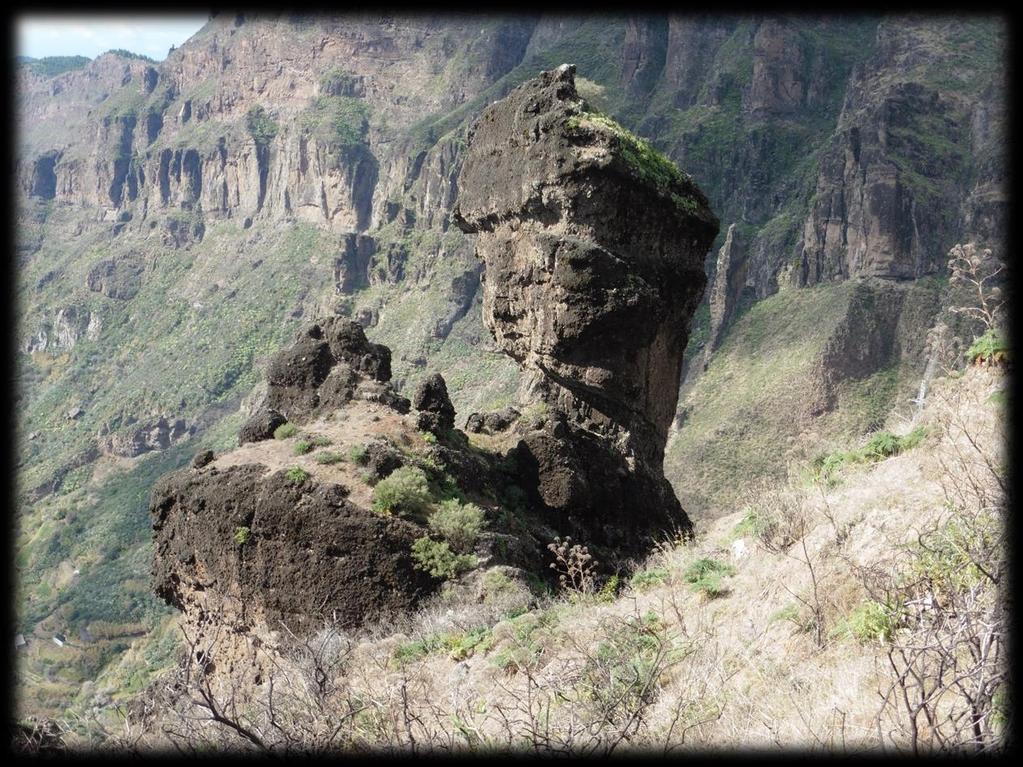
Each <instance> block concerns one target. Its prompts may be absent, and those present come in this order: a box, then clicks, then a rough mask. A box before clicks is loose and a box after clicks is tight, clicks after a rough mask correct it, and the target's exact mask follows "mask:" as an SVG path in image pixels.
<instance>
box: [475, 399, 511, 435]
mask: <svg viewBox="0 0 1023 767" xmlns="http://www.w3.org/2000/svg"><path fill="white" fill-rule="evenodd" d="M520 415H521V413H519V411H518V410H516V409H515V408H513V407H511V406H510V405H509V406H508V407H504V408H501V409H500V410H495V411H494V412H492V413H473V414H472V415H470V416H469V417H468V418H467V419H466V421H465V430H466V431H471V432H473V433H474V434H494V433H496V432H502V431H507V430H508V428H509V427H511V425H512V424H513V423H515V421H516V420H518V418H519V416H520Z"/></svg>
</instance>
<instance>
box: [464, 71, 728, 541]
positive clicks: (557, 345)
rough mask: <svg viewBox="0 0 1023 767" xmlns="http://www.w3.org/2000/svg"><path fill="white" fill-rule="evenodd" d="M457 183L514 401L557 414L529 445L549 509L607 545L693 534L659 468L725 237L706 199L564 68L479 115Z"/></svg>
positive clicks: (523, 449)
mask: <svg viewBox="0 0 1023 767" xmlns="http://www.w3.org/2000/svg"><path fill="white" fill-rule="evenodd" d="M458 188H459V199H458V202H457V204H456V207H455V211H454V220H455V222H456V224H457V225H458V226H459V227H460V228H461V229H462V230H463V231H465V232H470V233H475V234H476V235H477V237H476V255H477V257H478V258H479V259H480V260H481V261H483V263H484V267H485V269H484V275H483V318H484V322H485V324H486V326H487V328H488V329H489V330H490V331H491V333H492V334H493V336H494V338H495V339H496V341H497V343H498V346H500V347H501V348H502V349H503V350H504V351H505V352H506V353H507V354H509V355H510V356H511V357H512V358H514V359H515V360H516V361H517V362H519V364H520V365H521V366H522V368H523V373H524V376H523V380H524V386H523V390H522V391H520V398H522V399H524V400H527V399H535V398H539V399H541V400H543V401H544V402H545V403H546V404H547V405H548V407H549V408H550V409H551V410H552V411H556V412H559V413H561V414H562V415H563V416H564V422H563V423H564V424H565V425H564V426H562V427H560V431H561V433H560V434H559V433H558V431H559V429H555V428H554V426H553V425H552V426H551V428H547V427H544V428H543V429H537V430H534V431H533V432H530V433H528V434H527V435H526V436H525V437H524V438H523V442H522V443H521V444H520V449H519V454H520V455H519V459H520V461H521V462H522V463H523V465H525V466H527V467H529V466H532V467H533V471H534V472H535V476H534V482H535V489H536V491H537V493H538V494H539V496H540V499H541V500H542V501H543V502H544V503H545V504H547V505H548V506H550V507H552V508H555V509H559V510H561V511H562V512H564V513H565V514H568V515H570V516H571V517H573V518H574V519H577V520H578V523H579V525H580V529H581V530H582V531H583V534H588V535H591V536H593V537H594V538H600V539H603V540H605V541H607V542H611V540H612V539H615V538H618V537H619V533H622V535H623V536H624V537H634V536H635V535H647V534H648V533H649V528H650V526H651V525H657V526H675V527H686V526H687V525H688V520H687V519H686V517H685V514H684V513H683V512H682V510H681V507H680V506H679V503H678V500H677V499H676V498H675V496H674V493H673V492H672V490H671V487H670V486H669V485H668V483H667V481H666V480H665V479H664V476H663V468H662V464H663V456H664V445H665V442H666V440H667V436H668V428H669V427H670V425H671V422H672V418H673V416H674V413H675V407H676V404H677V401H678V389H679V378H680V374H681V369H682V355H683V352H684V350H685V347H686V343H687V341H688V338H689V325H690V320H691V318H692V315H693V313H694V311H695V310H696V307H697V305H698V304H699V301H700V299H701V297H702V295H703V291H704V287H705V285H706V275H705V273H704V268H703V264H704V258H705V256H706V253H707V251H708V249H709V248H710V245H711V243H712V241H713V239H714V237H715V235H716V234H717V231H718V221H717V219H716V218H715V216H714V214H713V213H712V212H711V211H710V208H709V207H708V204H707V200H706V198H705V197H704V195H703V193H702V192H701V191H700V190H699V189H698V188H697V187H696V185H695V184H694V183H693V181H692V179H690V178H689V177H688V176H687V175H686V174H684V173H683V172H682V171H680V170H679V169H678V168H676V167H675V166H674V165H673V164H672V163H671V161H670V160H668V159H667V158H665V157H664V156H663V155H660V154H659V153H658V152H656V151H655V150H654V149H653V148H652V147H651V146H650V145H649V144H648V143H647V142H645V141H643V140H641V139H638V138H636V137H635V136H633V135H632V134H630V133H629V132H628V131H627V130H625V129H624V128H622V127H621V126H620V125H618V124H617V123H615V122H614V121H613V120H611V119H609V118H607V117H606V116H604V115H601V114H599V113H597V112H594V111H592V110H591V109H590V108H589V107H588V106H587V104H586V103H585V101H583V100H582V99H581V98H580V97H579V95H578V94H577V92H576V88H575V68H574V67H572V66H568V65H565V66H562V67H559V68H558V69H556V70H554V71H550V72H544V73H541V75H540V76H539V77H537V78H536V79H534V80H530V81H528V82H526V83H524V84H523V85H521V86H519V87H518V88H516V89H515V90H513V91H511V93H509V94H508V95H507V96H506V97H505V98H504V99H502V100H500V101H498V102H495V103H494V104H492V105H491V106H490V107H488V108H487V109H486V110H485V111H484V112H483V114H482V115H481V116H480V118H479V119H478V120H477V121H476V123H475V124H474V125H473V127H472V128H471V130H470V131H469V136H468V149H467V152H466V156H465V160H464V162H463V164H462V168H461V171H460V175H459V179H458ZM552 423H555V422H552ZM598 437H599V438H598ZM605 523H611V524H605Z"/></svg>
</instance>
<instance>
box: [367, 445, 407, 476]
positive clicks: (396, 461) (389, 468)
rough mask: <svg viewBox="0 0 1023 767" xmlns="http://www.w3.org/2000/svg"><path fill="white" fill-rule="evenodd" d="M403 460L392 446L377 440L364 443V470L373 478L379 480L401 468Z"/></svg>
mask: <svg viewBox="0 0 1023 767" xmlns="http://www.w3.org/2000/svg"><path fill="white" fill-rule="evenodd" d="M404 464H405V460H404V459H403V458H402V457H401V453H400V452H398V451H397V450H396V449H395V448H394V447H393V446H391V445H390V444H388V443H387V442H384V441H382V440H378V441H375V442H370V443H369V444H368V445H366V458H365V465H366V471H367V472H369V474H370V476H372V477H373V479H374V480H381V479H384V478H385V477H387V476H390V474H391V472H393V471H394V470H395V469H399V468H401V467H402V466H403V465H404Z"/></svg>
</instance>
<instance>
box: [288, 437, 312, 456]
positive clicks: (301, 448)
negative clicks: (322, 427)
mask: <svg viewBox="0 0 1023 767" xmlns="http://www.w3.org/2000/svg"><path fill="white" fill-rule="evenodd" d="M312 451H313V443H312V442H310V441H309V440H307V439H301V440H299V441H298V442H296V443H295V447H294V448H293V451H292V452H294V454H295V455H305V454H306V453H311V452H312Z"/></svg>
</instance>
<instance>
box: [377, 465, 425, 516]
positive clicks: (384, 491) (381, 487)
mask: <svg viewBox="0 0 1023 767" xmlns="http://www.w3.org/2000/svg"><path fill="white" fill-rule="evenodd" d="M432 501H433V496H432V494H431V493H430V483H429V482H428V481H427V479H426V474H425V473H424V472H423V470H422V469H419V468H416V467H414V466H402V467H401V468H399V469H395V470H394V471H393V472H392V473H391V474H390V476H388V477H385V478H384V479H382V480H380V482H378V483H377V486H376V487H375V488H373V511H375V512H376V513H377V514H399V515H409V514H425V513H426V512H427V511H428V510H429V508H430V504H431V503H432Z"/></svg>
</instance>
